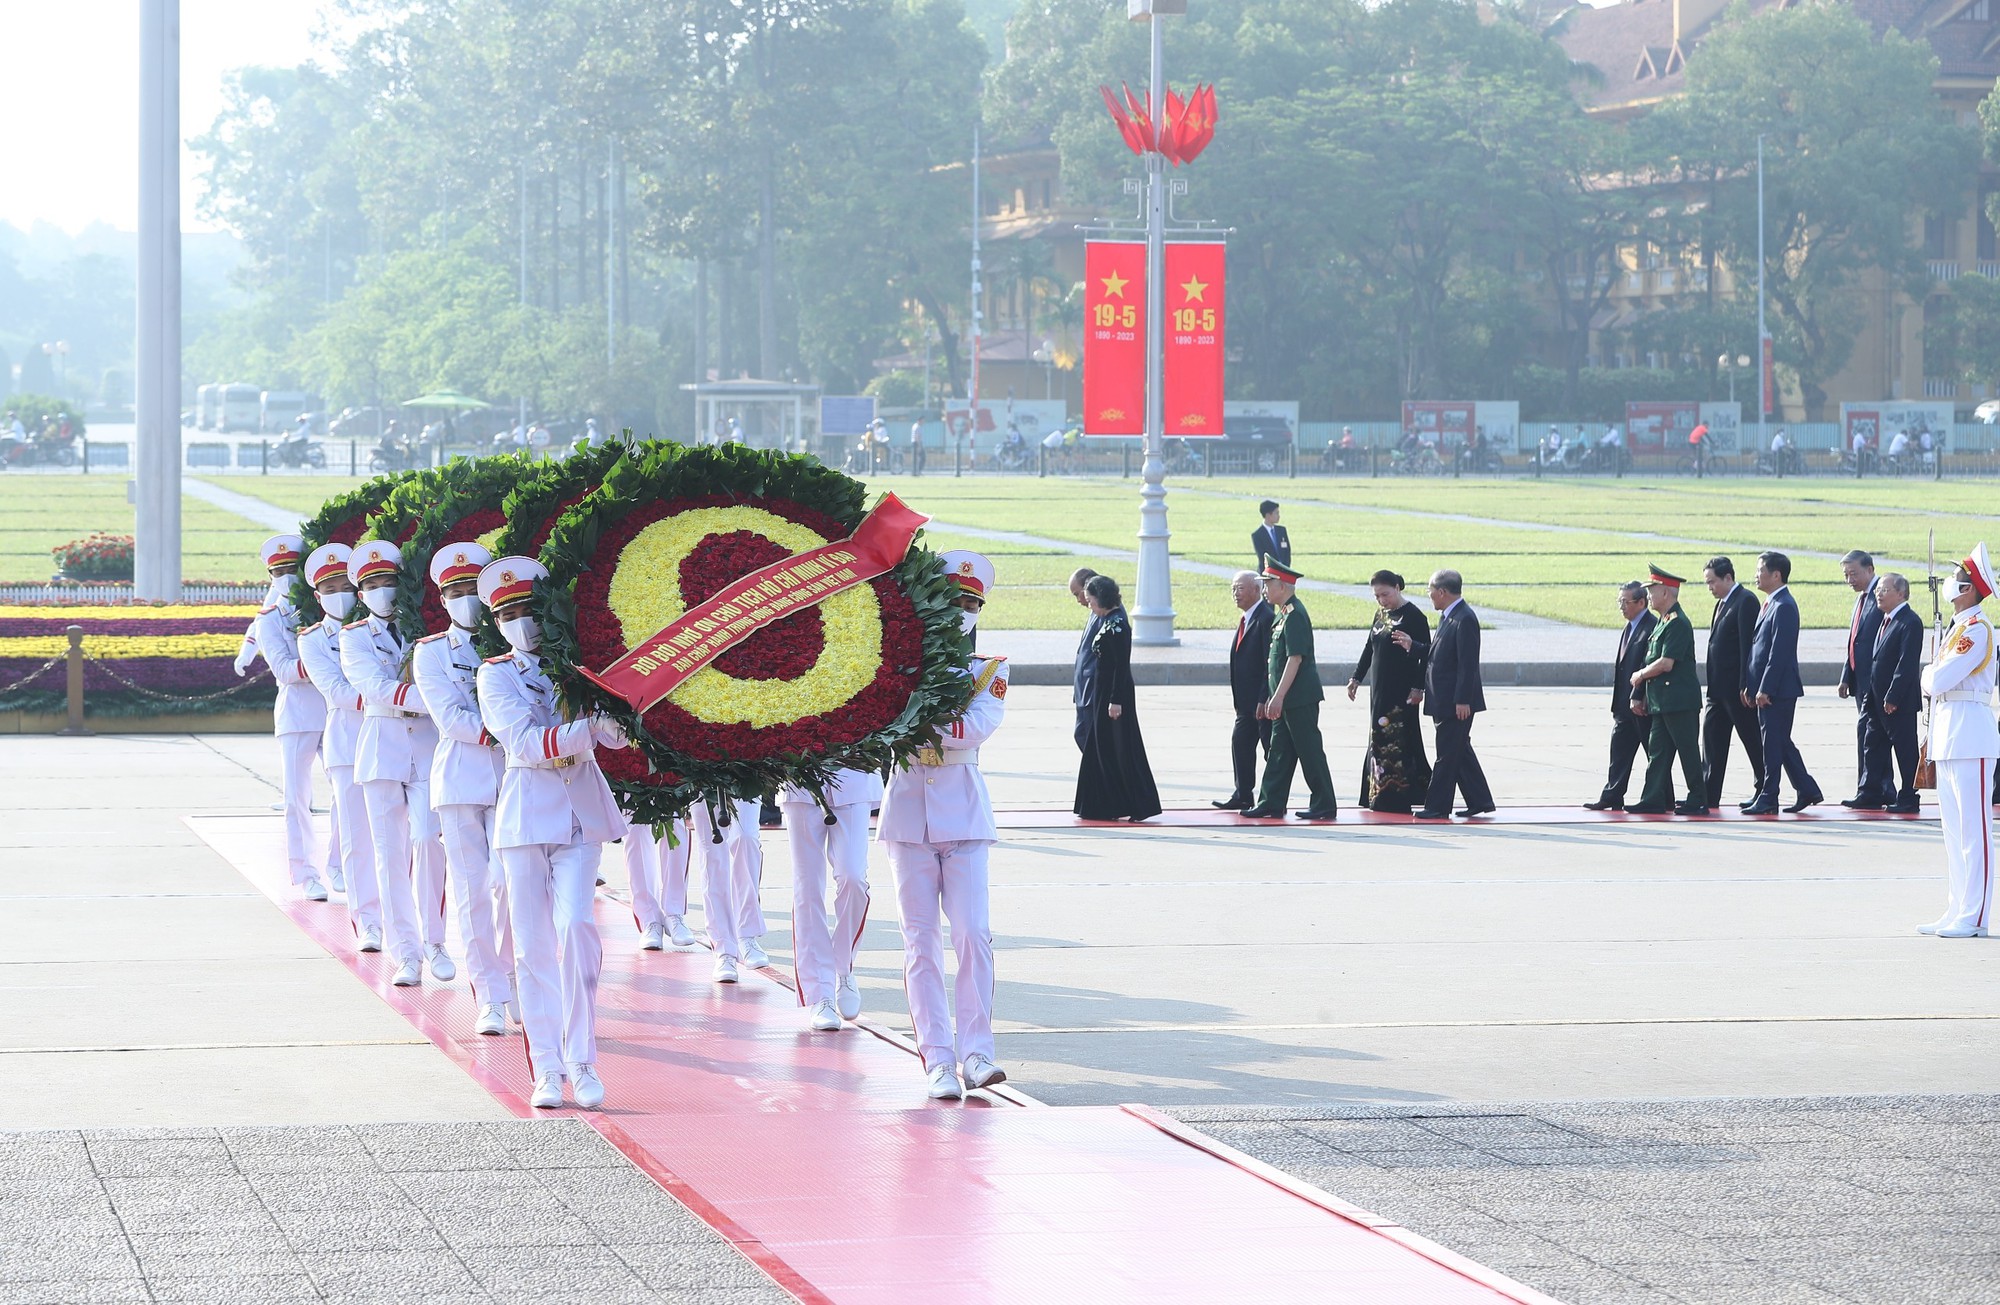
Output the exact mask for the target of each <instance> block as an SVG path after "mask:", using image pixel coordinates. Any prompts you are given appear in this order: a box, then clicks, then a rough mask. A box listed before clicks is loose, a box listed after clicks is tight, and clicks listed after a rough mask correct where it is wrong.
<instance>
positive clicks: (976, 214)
mask: <svg viewBox="0 0 2000 1305" xmlns="http://www.w3.org/2000/svg"><path fill="white" fill-rule="evenodd" d="M985 218H986V206H985V205H984V204H982V203H981V202H980V200H979V124H978V123H977V122H975V123H973V124H972V329H971V330H970V331H969V332H967V334H968V335H969V336H970V337H971V339H972V381H971V383H970V384H969V385H967V386H966V390H965V397H966V405H965V440H966V443H967V444H969V445H970V446H971V448H972V451H973V455H974V456H975V457H976V456H978V452H979V350H980V342H979V337H980V335H981V334H982V331H981V329H980V323H981V322H982V321H983V320H984V319H985V317H986V312H985V310H984V309H983V308H981V307H980V297H981V296H982V295H983V294H985V292H986V290H985V287H984V286H982V285H980V284H979V224H980V223H981V222H982V221H984V220H985Z"/></svg>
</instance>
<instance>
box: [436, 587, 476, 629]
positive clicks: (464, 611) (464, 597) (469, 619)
mask: <svg viewBox="0 0 2000 1305" xmlns="http://www.w3.org/2000/svg"><path fill="white" fill-rule="evenodd" d="M444 610H445V611H447V612H449V613H450V614H451V623H452V624H453V625H456V626H457V627H458V628H459V629H461V630H470V629H471V628H472V627H473V626H475V625H478V624H479V595H478V594H460V595H459V596H458V597H456V598H447V599H445V600H444Z"/></svg>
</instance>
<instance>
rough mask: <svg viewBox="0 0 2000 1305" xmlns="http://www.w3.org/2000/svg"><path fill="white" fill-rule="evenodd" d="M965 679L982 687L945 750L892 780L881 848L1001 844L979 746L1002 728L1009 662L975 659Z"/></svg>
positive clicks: (885, 798)
mask: <svg viewBox="0 0 2000 1305" xmlns="http://www.w3.org/2000/svg"><path fill="white" fill-rule="evenodd" d="M966 674H967V675H970V676H972V677H973V682H974V684H975V685H978V686H979V687H978V688H977V690H976V692H974V693H973V695H972V701H971V702H970V703H968V704H966V708H965V713H964V715H962V716H960V717H959V718H958V719H957V720H955V721H953V722H952V723H951V727H950V730H949V732H948V733H947V734H946V735H945V737H944V738H943V739H942V740H941V743H942V746H941V748H940V749H939V750H938V751H937V752H936V753H926V754H924V755H923V756H920V757H919V758H918V759H917V761H916V762H914V763H912V764H911V766H910V767H909V768H908V769H907V770H899V771H896V772H895V773H894V774H892V775H890V776H889V786H888V791H887V792H886V793H884V794H883V796H882V817H881V820H880V821H879V823H878V824H877V826H876V830H875V841H877V842H878V843H929V844H938V843H964V842H985V843H993V842H998V841H999V838H1000V833H999V831H998V830H997V829H995V828H994V825H993V800H992V799H991V798H989V797H988V796H987V795H986V779H985V777H984V776H982V775H981V774H980V773H979V745H980V744H982V743H984V742H986V740H987V739H989V738H991V737H992V736H993V731H995V730H997V729H999V728H1000V720H1001V717H1002V716H1004V715H1005V714H1006V711H1007V662H1006V659H1005V658H1000V657H974V658H973V659H972V664H971V665H970V666H969V667H967V668H966ZM933 762H934V763H935V764H931V763H933Z"/></svg>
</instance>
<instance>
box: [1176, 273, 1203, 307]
mask: <svg viewBox="0 0 2000 1305" xmlns="http://www.w3.org/2000/svg"><path fill="white" fill-rule="evenodd" d="M1181 293H1182V294H1184V295H1186V296H1187V301H1188V302H1189V303H1191V304H1205V303H1207V302H1208V301H1207V300H1206V299H1203V298H1202V296H1203V295H1204V294H1207V293H1208V282H1206V281H1203V280H1202V279H1200V278H1199V277H1189V278H1188V279H1187V283H1186V284H1185V285H1183V286H1182V287H1181Z"/></svg>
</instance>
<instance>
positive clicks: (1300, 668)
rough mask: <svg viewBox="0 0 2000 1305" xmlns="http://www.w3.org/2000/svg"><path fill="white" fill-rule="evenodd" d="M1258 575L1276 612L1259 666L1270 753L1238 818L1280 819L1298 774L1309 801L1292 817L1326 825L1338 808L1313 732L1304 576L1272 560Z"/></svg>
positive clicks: (1317, 694) (1315, 675)
mask: <svg viewBox="0 0 2000 1305" xmlns="http://www.w3.org/2000/svg"><path fill="white" fill-rule="evenodd" d="M1267 519H1268V518H1267ZM1263 575H1264V598H1265V601H1267V602H1269V603H1270V604H1271V610H1272V611H1273V612H1275V613H1276V615H1275V616H1274V617H1273V618H1272V621H1271V653H1270V658H1269V661H1268V662H1267V663H1266V667H1265V669H1266V671H1267V673H1268V674H1267V679H1268V683H1269V685H1270V697H1269V698H1267V699H1266V700H1265V703H1264V712H1263V715H1264V719H1265V720H1268V721H1270V722H1271V750H1270V752H1269V754H1268V755H1267V756H1266V757H1265V758H1264V784H1263V787H1261V788H1259V789H1258V790H1257V805H1255V806H1253V807H1251V808H1250V809H1248V810H1247V811H1245V812H1244V813H1243V814H1244V815H1246V816H1255V817H1258V818H1262V819H1280V820H1282V819H1283V818H1284V815H1285V806H1286V804H1287V803H1289V802H1290V801H1291V800H1292V775H1293V773H1294V772H1295V771H1301V770H1302V771H1304V772H1305V779H1306V791H1307V792H1308V793H1310V794H1311V795H1312V797H1311V801H1310V803H1309V804H1308V806H1307V807H1306V809H1305V810H1304V811H1301V812H1299V813H1298V814H1299V817H1300V819H1302V820H1331V819H1333V818H1334V816H1335V815H1337V814H1338V813H1339V807H1340V803H1339V800H1338V799H1336V798H1335V797H1334V795H1333V773H1332V772H1331V771H1329V770H1328V769H1327V765H1326V745H1325V743H1324V742H1323V741H1322V740H1321V739H1320V733H1319V705H1320V703H1321V702H1323V701H1325V699H1326V690H1324V689H1323V688H1321V687H1320V682H1319V666H1318V665H1317V664H1316V662H1315V660H1314V653H1313V627H1312V617H1311V615H1309V614H1308V613H1307V612H1306V605H1305V604H1304V603H1302V602H1300V601H1299V597H1298V583H1299V581H1300V580H1303V579H1304V578H1305V576H1304V574H1303V573H1301V572H1299V571H1296V570H1293V569H1292V568H1291V567H1290V566H1287V565H1286V564H1285V563H1283V562H1281V561H1279V560H1278V559H1277V558H1275V557H1268V558H1265V559H1264V572H1263Z"/></svg>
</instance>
